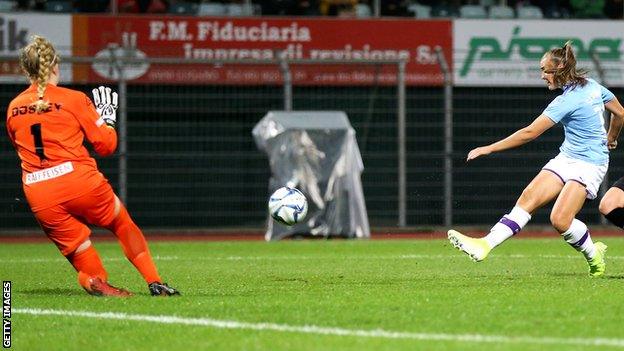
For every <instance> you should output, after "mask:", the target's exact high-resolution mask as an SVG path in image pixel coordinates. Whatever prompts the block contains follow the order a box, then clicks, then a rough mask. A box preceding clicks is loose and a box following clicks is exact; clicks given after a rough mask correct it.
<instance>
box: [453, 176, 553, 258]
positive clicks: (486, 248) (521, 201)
mask: <svg viewBox="0 0 624 351" xmlns="http://www.w3.org/2000/svg"><path fill="white" fill-rule="evenodd" d="M562 188H563V182H562V180H561V179H560V178H559V177H558V176H557V175H556V174H554V173H553V172H551V171H547V170H542V171H541V172H540V173H538V174H537V176H535V178H534V179H533V180H532V181H531V182H530V183H529V185H528V186H527V187H526V188H525V189H524V191H523V192H522V195H520V197H519V198H518V201H517V202H516V206H515V207H514V208H513V209H512V210H511V211H510V212H509V213H508V214H505V215H504V216H503V217H502V218H501V219H500V220H499V221H498V223H496V224H495V225H494V226H493V227H492V229H490V232H489V233H488V234H487V235H486V236H485V237H483V238H470V237H468V236H465V235H463V234H461V233H459V232H457V231H455V230H449V232H448V238H449V240H450V241H451V243H452V244H453V246H455V247H456V248H458V249H459V250H461V251H463V252H465V253H466V254H467V255H468V256H470V258H471V259H472V260H473V261H476V262H479V261H482V260H484V259H485V258H486V257H487V256H488V254H489V253H490V251H491V250H492V249H493V248H495V247H496V246H498V245H500V244H501V243H502V242H503V241H505V240H507V239H509V238H510V237H512V236H513V235H514V234H516V233H518V232H519V231H520V230H521V229H522V228H523V227H524V226H525V225H526V224H527V223H528V222H529V220H530V219H531V213H533V211H535V210H537V209H538V208H540V207H542V206H544V205H545V204H547V203H549V202H551V201H552V200H553V199H554V198H555V197H557V195H558V194H559V192H560V191H561V189H562Z"/></svg>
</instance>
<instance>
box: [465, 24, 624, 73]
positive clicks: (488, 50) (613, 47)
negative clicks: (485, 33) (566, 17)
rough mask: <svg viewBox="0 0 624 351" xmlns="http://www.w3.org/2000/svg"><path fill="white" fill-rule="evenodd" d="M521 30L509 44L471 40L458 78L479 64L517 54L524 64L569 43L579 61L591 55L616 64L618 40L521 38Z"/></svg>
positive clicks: (497, 41)
mask: <svg viewBox="0 0 624 351" xmlns="http://www.w3.org/2000/svg"><path fill="white" fill-rule="evenodd" d="M520 31H521V27H520V26H516V27H515V28H514V29H513V33H512V37H511V39H510V40H509V42H508V43H506V44H505V43H501V42H500V41H499V40H498V39H497V38H495V37H474V38H472V39H470V43H469V48H468V55H466V58H465V60H464V62H463V64H462V66H461V69H460V71H459V76H460V77H466V76H468V74H469V73H470V72H471V69H472V67H473V65H474V64H475V63H477V62H479V61H498V62H500V61H509V60H510V59H511V57H512V56H513V55H517V56H519V57H520V58H522V59H523V60H525V61H535V60H539V59H540V58H541V57H542V55H544V53H545V52H546V51H548V50H550V49H552V48H555V47H561V46H562V45H563V44H564V43H565V42H567V41H568V40H570V41H571V42H572V46H573V47H574V50H575V53H576V57H577V59H579V60H590V59H591V55H592V54H595V55H596V57H597V58H598V59H600V60H604V61H619V60H621V58H622V53H621V52H620V45H621V44H622V39H621V38H600V37H599V38H594V39H591V40H587V41H583V40H582V39H580V38H572V37H566V38H557V37H521V36H520Z"/></svg>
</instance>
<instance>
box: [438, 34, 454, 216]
mask: <svg viewBox="0 0 624 351" xmlns="http://www.w3.org/2000/svg"><path fill="white" fill-rule="evenodd" d="M435 51H436V55H437V57H438V63H439V64H440V68H441V69H442V73H443V74H444V226H445V227H450V226H451V225H453V72H451V70H450V68H449V65H448V62H446V58H445V57H444V51H443V50H442V48H441V47H439V46H436V48H435Z"/></svg>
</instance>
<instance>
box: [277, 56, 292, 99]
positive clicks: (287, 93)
mask: <svg viewBox="0 0 624 351" xmlns="http://www.w3.org/2000/svg"><path fill="white" fill-rule="evenodd" d="M279 58H280V59H279V60H280V68H281V70H282V76H283V77H284V111H292V75H291V73H290V66H289V65H288V61H287V59H286V58H285V57H284V55H281V54H280V55H279Z"/></svg>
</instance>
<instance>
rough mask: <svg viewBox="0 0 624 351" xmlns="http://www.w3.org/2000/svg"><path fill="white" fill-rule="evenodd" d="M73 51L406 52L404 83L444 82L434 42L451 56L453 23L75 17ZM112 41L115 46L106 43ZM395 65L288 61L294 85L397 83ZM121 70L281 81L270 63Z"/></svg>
mask: <svg viewBox="0 0 624 351" xmlns="http://www.w3.org/2000/svg"><path fill="white" fill-rule="evenodd" d="M73 30H74V33H73V34H74V48H77V49H78V48H82V50H75V53H76V54H84V55H88V56H98V57H110V55H126V56H128V55H130V56H132V57H169V58H179V59H180V62H184V60H185V59H214V60H250V59H265V60H267V59H276V58H278V57H279V55H284V56H285V57H286V58H288V59H319V60H397V59H400V58H405V59H407V65H406V75H405V78H406V83H407V84H408V85H441V84H442V81H443V79H442V73H441V70H440V65H439V64H438V63H437V60H436V56H435V47H436V46H439V47H441V48H442V49H443V50H444V53H445V57H446V60H447V62H449V63H450V62H452V55H451V50H452V22H451V21H448V20H435V21H416V20H404V19H381V20H359V19H325V18H323V19H320V18H314V19H312V18H295V17H291V18H213V17H152V16H141V17H109V16H80V15H77V16H74V24H73ZM110 44H117V45H118V46H119V48H118V49H113V50H111V49H110V48H109V45H110ZM396 71H397V68H396V65H378V66H376V67H375V66H371V65H364V64H354V65H336V64H334V65H325V64H323V65H309V64H296V65H292V67H291V72H292V79H293V82H294V84H296V85H317V84H323V85H328V84H329V85H361V84H372V83H379V84H395V83H396ZM115 75H116V73H115V70H114V69H113V68H112V67H110V66H109V65H108V64H103V63H100V64H94V65H91V67H90V68H85V67H83V69H80V68H77V70H76V71H75V72H74V79H75V80H87V81H92V80H103V79H114V78H115ZM126 77H127V78H128V79H130V80H132V81H133V82H140V83H179V84H205V83H212V84H280V83H282V80H283V78H282V75H281V73H280V69H279V67H277V66H275V65H270V66H268V65H253V66H249V65H234V64H227V65H209V64H193V65H188V64H183V65H181V64H167V65H165V64H151V65H150V64H137V65H135V66H133V67H131V68H130V69H129V70H128V71H127V72H126Z"/></svg>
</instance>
